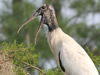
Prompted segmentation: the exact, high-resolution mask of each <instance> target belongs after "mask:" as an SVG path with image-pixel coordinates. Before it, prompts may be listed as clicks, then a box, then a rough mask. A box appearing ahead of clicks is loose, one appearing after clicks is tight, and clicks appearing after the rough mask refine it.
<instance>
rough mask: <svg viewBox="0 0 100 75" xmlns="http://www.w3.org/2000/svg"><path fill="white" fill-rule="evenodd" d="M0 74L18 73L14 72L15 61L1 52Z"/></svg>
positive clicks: (12, 74)
mask: <svg viewBox="0 0 100 75" xmlns="http://www.w3.org/2000/svg"><path fill="white" fill-rule="evenodd" d="M0 75H16V73H15V72H14V65H13V61H12V60H11V59H10V58H9V57H8V55H5V54H3V53H1V52H0Z"/></svg>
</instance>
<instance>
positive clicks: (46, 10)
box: [18, 4, 99, 75]
mask: <svg viewBox="0 0 100 75" xmlns="http://www.w3.org/2000/svg"><path fill="white" fill-rule="evenodd" d="M39 15H41V16H42V18H41V22H40V25H39V29H38V31H37V34H38V32H39V31H40V28H41V26H42V24H46V25H47V26H48V34H47V39H48V44H49V46H50V48H51V51H52V52H53V54H54V56H55V58H56V60H57V63H58V64H59V66H60V68H61V70H62V71H63V72H64V75H99V73H98V72H97V69H96V67H95V65H94V63H93V61H92V60H91V59H90V57H89V56H88V54H87V53H86V52H85V50H84V49H83V48H82V47H81V46H80V45H79V44H78V43H77V42H75V41H74V39H72V38H71V37H70V36H69V35H67V34H65V33H64V32H63V31H62V30H61V28H60V27H59V25H58V23H57V20H56V16H55V13H54V11H53V8H52V7H51V6H50V5H47V4H44V5H43V6H41V7H40V8H39V9H38V10H37V11H36V12H35V13H34V14H33V15H32V16H31V17H30V18H29V19H28V20H26V21H25V23H24V24H23V25H22V26H21V27H20V28H19V30H18V32H19V31H20V29H21V28H22V27H23V26H24V25H25V24H26V23H28V22H29V21H31V20H32V19H34V18H35V17H36V16H39ZM36 38H37V35H36Z"/></svg>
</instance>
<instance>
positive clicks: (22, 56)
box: [1, 41, 39, 75]
mask: <svg viewBox="0 0 100 75" xmlns="http://www.w3.org/2000/svg"><path fill="white" fill-rule="evenodd" d="M1 47H2V52H3V53H4V54H8V57H10V58H11V59H12V60H13V63H14V64H15V65H16V66H15V71H16V72H17V73H18V75H26V73H27V72H28V71H29V70H30V71H34V69H33V68H32V67H30V66H28V65H27V64H25V63H29V64H32V65H34V66H36V65H37V64H38V57H39V53H36V52H35V49H34V46H33V47H32V46H31V47H25V46H24V45H23V44H22V43H21V44H16V41H14V43H13V44H8V43H3V44H1Z"/></svg>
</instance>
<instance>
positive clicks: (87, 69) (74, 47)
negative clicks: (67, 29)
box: [59, 38, 99, 75]
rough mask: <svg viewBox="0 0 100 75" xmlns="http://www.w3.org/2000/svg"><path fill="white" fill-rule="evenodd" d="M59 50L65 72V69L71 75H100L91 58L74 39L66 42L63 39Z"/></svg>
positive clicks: (61, 64)
mask: <svg viewBox="0 0 100 75" xmlns="http://www.w3.org/2000/svg"><path fill="white" fill-rule="evenodd" d="M67 39H68V38H67ZM59 49H60V50H59V53H60V54H59V63H60V66H63V67H61V68H62V70H63V71H64V69H65V71H67V72H69V73H70V74H71V75H99V74H98V72H97V70H96V68H95V66H94V63H93V62H92V60H91V59H90V57H89V56H88V55H87V53H86V52H85V51H84V49H83V48H82V47H81V46H80V45H79V44H78V43H76V42H75V41H74V40H73V39H69V41H65V39H64V38H63V41H62V46H61V47H60V48H59ZM94 73H95V74H94Z"/></svg>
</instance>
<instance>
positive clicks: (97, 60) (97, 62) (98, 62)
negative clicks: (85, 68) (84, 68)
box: [86, 47, 100, 72]
mask: <svg viewBox="0 0 100 75" xmlns="http://www.w3.org/2000/svg"><path fill="white" fill-rule="evenodd" d="M86 51H87V53H88V55H89V56H90V58H91V59H92V61H93V62H94V64H95V65H96V67H97V69H98V66H100V56H96V55H94V54H93V52H91V51H90V50H89V48H88V47H87V49H86ZM98 71H99V72H100V70H99V69H98Z"/></svg>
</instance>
